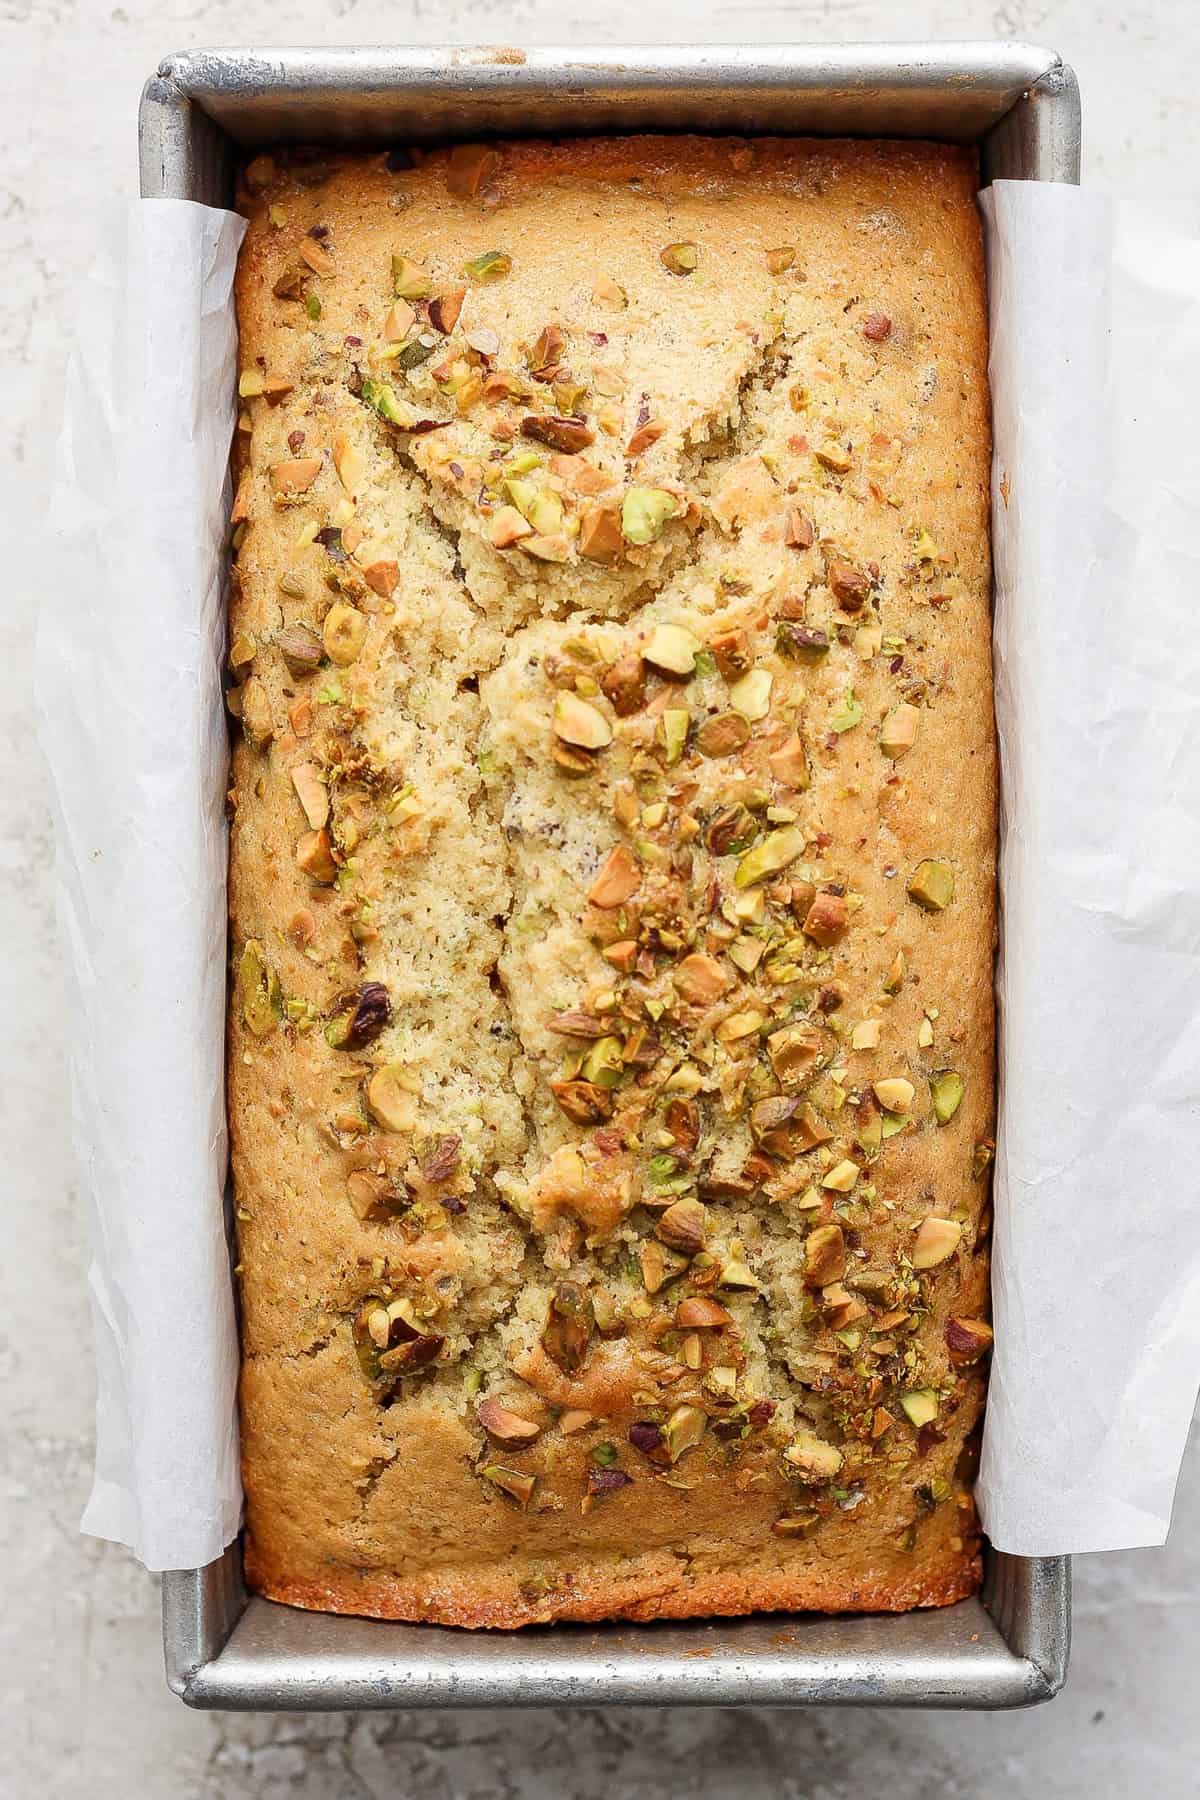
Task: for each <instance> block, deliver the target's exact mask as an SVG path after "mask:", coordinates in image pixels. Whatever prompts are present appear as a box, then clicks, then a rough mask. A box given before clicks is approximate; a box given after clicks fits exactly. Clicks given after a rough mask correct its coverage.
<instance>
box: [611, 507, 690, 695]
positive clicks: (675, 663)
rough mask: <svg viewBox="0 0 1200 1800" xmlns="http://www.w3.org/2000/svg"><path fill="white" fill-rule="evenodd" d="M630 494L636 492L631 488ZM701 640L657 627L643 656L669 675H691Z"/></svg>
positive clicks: (682, 628) (672, 628)
mask: <svg viewBox="0 0 1200 1800" xmlns="http://www.w3.org/2000/svg"><path fill="white" fill-rule="evenodd" d="M629 491H630V493H634V492H636V489H633V488H631V489H630V490H629ZM700 648H701V645H700V639H699V638H698V637H696V636H695V635H694V633H692V632H690V631H689V630H688V629H687V627H686V626H684V625H656V626H655V627H654V630H653V631H652V632H651V633H650V637H649V640H648V641H647V642H646V643H645V644H643V645H642V655H643V657H644V658H645V659H646V661H647V662H648V663H651V664H652V665H653V666H654V668H656V669H663V670H665V672H666V673H667V674H668V675H690V674H691V673H692V671H693V669H694V668H695V666H696V658H697V656H698V655H699V653H700Z"/></svg>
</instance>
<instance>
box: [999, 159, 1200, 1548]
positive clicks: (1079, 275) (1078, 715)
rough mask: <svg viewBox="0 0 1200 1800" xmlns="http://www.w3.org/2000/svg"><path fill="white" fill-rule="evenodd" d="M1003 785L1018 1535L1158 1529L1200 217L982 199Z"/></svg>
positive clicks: (1109, 1543)
mask: <svg viewBox="0 0 1200 1800" xmlns="http://www.w3.org/2000/svg"><path fill="white" fill-rule="evenodd" d="M984 217H985V221H986V223H987V227H988V257H989V269H988V273H989V283H990V304H991V382H992V407H993V415H994V421H993V425H994V432H995V463H994V470H993V494H992V517H993V521H994V529H993V539H994V555H995V564H996V626H995V645H996V710H997V718H998V721H999V726H1000V744H1001V758H1002V784H1003V824H1002V860H1001V893H1002V904H1003V909H1004V925H1003V954H1002V960H1001V966H1000V976H999V993H1000V1005H1001V1015H1000V1016H1001V1056H1000V1069H1001V1083H1000V1129H999V1133H998V1139H997V1161H996V1244H995V1263H994V1269H993V1280H992V1286H993V1304H994V1307H995V1324H996V1352H995V1356H994V1358H993V1363H992V1372H991V1385H990V1389H989V1395H988V1410H987V1424H986V1427H985V1432H984V1449H983V1467H982V1478H981V1481H980V1486H979V1492H980V1499H981V1504H982V1512H983V1518H984V1522H985V1524H986V1526H987V1529H988V1533H989V1535H990V1537H991V1539H992V1542H993V1543H994V1544H995V1545H996V1546H997V1547H998V1548H999V1549H1002V1550H1009V1551H1013V1552H1014V1553H1016V1554H1019V1555H1026V1556H1034V1555H1049V1554H1055V1553H1058V1552H1063V1551H1074V1550H1115V1549H1122V1548H1128V1547H1131V1546H1134V1545H1139V1544H1158V1543H1161V1542H1162V1541H1163V1539H1164V1538H1165V1537H1166V1534H1167V1527H1168V1525H1169V1523H1170V1516H1171V1502H1172V1498H1173V1495H1174V1490H1175V1481H1176V1477H1177V1475H1178V1472H1179V1464H1180V1460H1181V1457H1182V1455H1183V1450H1184V1447H1185V1444H1186V1440H1187V1431H1188V1425H1189V1421H1190V1419H1191V1416H1192V1408H1193V1405H1194V1402H1195V1397H1196V1384H1197V1378H1198V1377H1200V1194H1198V1192H1197V1188H1198V1185H1200V1174H1198V1171H1200V632H1198V631H1197V617H1198V608H1200V448H1198V445H1200V439H1198V437H1197V432H1196V426H1195V419H1194V410H1195V402H1196V397H1197V391H1198V382H1200V243H1197V242H1194V241H1187V240H1183V239H1180V238H1177V237H1174V236H1172V235H1171V234H1170V232H1169V231H1167V230H1166V229H1165V228H1164V227H1162V226H1155V225H1152V224H1146V223H1143V222H1137V221H1134V220H1132V219H1130V218H1125V217H1120V218H1117V217H1115V216H1114V213H1113V211H1112V209H1111V208H1110V207H1109V206H1108V205H1107V204H1106V202H1105V201H1104V200H1103V199H1102V198H1100V197H1098V196H1096V195H1094V194H1091V193H1088V192H1086V191H1084V190H1080V189H1072V188H1067V187H1054V186H1050V185H1045V184H1042V183H1036V182H1011V181H1008V182H1000V183H998V184H997V185H996V186H995V187H993V188H992V189H991V190H990V192H989V193H988V194H987V195H985V198H984Z"/></svg>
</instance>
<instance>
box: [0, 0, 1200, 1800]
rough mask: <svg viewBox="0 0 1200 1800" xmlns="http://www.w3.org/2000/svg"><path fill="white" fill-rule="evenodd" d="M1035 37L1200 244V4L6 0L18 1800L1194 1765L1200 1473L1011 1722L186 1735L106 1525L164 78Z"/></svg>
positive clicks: (1068, 1786) (3, 1368)
mask: <svg viewBox="0 0 1200 1800" xmlns="http://www.w3.org/2000/svg"><path fill="white" fill-rule="evenodd" d="M992 36H1009V37H1023V38H1027V39H1032V40H1034V41H1037V42H1041V43H1045V44H1049V45H1052V46H1053V47H1055V48H1057V49H1059V50H1060V51H1062V52H1063V54H1064V55H1065V56H1067V57H1068V59H1069V60H1070V61H1072V62H1073V63H1074V65H1075V67H1076V69H1077V71H1078V73H1079V76H1080V80H1081V83H1082V87H1083V94H1084V120H1085V171H1086V173H1087V175H1088V176H1090V177H1091V178H1092V179H1095V180H1098V181H1100V182H1101V183H1103V184H1104V185H1105V186H1107V187H1109V188H1111V189H1113V190H1114V191H1116V192H1118V193H1125V194H1130V195H1135V196H1146V197H1147V198H1152V197H1154V196H1155V195H1157V196H1160V197H1161V196H1164V195H1165V196H1168V197H1170V198H1171V199H1172V200H1173V208H1174V210H1175V212H1176V216H1182V217H1183V218H1184V220H1185V221H1186V222H1187V223H1189V224H1190V225H1191V226H1192V227H1193V228H1198V229H1200V186H1198V184H1197V181H1196V177H1195V168H1196V166H1197V156H1198V153H1200V108H1198V107H1197V103H1196V100H1195V93H1194V76H1195V71H1196V69H1197V67H1198V66H1200V9H1197V8H1196V7H1195V6H1194V4H1192V0H1126V4H1124V5H1123V6H1121V7H1117V6H1115V5H1105V4H1103V3H1101V4H1097V3H1096V0H1063V3H1062V4H1054V3H1053V0H991V3H989V0H925V3H924V4H921V3H917V0H913V3H912V4H895V5H889V4H887V0H841V3H840V4H839V0H649V3H647V0H603V4H601V3H599V0H558V3H557V4H550V3H549V0H442V4H441V5H440V6H438V7H433V6H430V5H429V4H428V3H427V0H290V4H289V5H287V6H286V7H282V8H281V7H280V6H278V4H275V3H271V4H268V0H154V4H151V3H150V0H126V3H125V4H124V5H117V4H110V3H109V0H0V96H2V104H0V144H2V154H0V268H2V269H3V287H2V290H0V291H2V296H3V298H2V301H0V394H2V397H3V407H2V410H0V416H2V417H3V420H4V430H3V431H2V432H0V460H2V464H3V476H2V478H0V513H2V515H3V519H4V526H5V530H4V543H5V563H6V570H7V575H6V581H5V591H4V601H3V604H2V605H0V669H3V672H4V706H3V708H0V946H3V951H2V954H0V1018H2V1019H3V1022H4V1025H3V1036H2V1038H0V1043H2V1046H3V1048H2V1050H0V1062H2V1065H3V1077H2V1079H0V1111H2V1124H0V1142H3V1144H4V1146H5V1164H6V1173H7V1180H6V1183H5V1205H4V1218H5V1222H6V1227H7V1229H6V1231H5V1235H4V1244H3V1252H2V1253H0V1547H2V1553H3V1564H2V1571H3V1601H2V1603H0V1694H2V1696H3V1703H2V1705H0V1715H2V1717H3V1721H4V1723H3V1728H2V1729H0V1796H2V1797H3V1800H9V1797H11V1800H26V1797H27V1796H32V1795H37V1796H39V1797H41V1800H59V1797H60V1796H62V1797H65V1796H68V1795H69V1796H72V1797H74V1796H77V1795H81V1794H86V1795H87V1796H88V1797H89V1800H129V1797H131V1796H132V1797H133V1800H143V1797H145V1796H152V1797H153V1800H185V1797H186V1800H190V1797H192V1796H195V1797H196V1800H217V1797H219V1800H251V1797H253V1800H275V1797H276V1796H284V1795H289V1796H298V1797H300V1800H367V1797H374V1796H383V1795H409V1794H412V1795H420V1796H421V1800H459V1797H462V1800H467V1797H470V1800H491V1797H492V1796H496V1797H500V1796H509V1795H518V1794H519V1795H521V1796H527V1797H529V1800H543V1797H544V1800H550V1797H551V1796H553V1797H554V1800H592V1796H595V1797H596V1800H600V1797H601V1796H602V1797H603V1800H626V1797H627V1796H628V1797H632V1796H634V1795H636V1796H638V1800H665V1797H666V1796H669V1795H687V1796H689V1800H710V1797H711V1800H716V1797H717V1796H724V1795H728V1794H731V1793H733V1792H735V1791H736V1792H738V1793H739V1794H740V1795H742V1796H744V1797H745V1800H760V1797H766V1796H768V1795H769V1796H771V1800H792V1797H796V1800H798V1797H799V1796H809V1797H812V1800H858V1797H859V1796H865V1795H872V1794H881V1795H883V1794H886V1795H887V1796H888V1800H918V1797H919V1800H952V1797H959V1796H962V1797H966V1796H976V1795H987V1796H991V1795H1005V1796H1006V1797H1010V1800H1035V1797H1036V1800H1054V1797H1056V1796H1065V1797H1070V1800H1075V1797H1080V1800H1082V1797H1083V1796H1088V1797H1089V1800H1095V1797H1099V1800H1109V1797H1110V1796H1111V1797H1112V1800H1124V1797H1125V1796H1128V1795H1132V1794H1135V1793H1138V1792H1153V1793H1154V1795H1155V1797H1156V1800H1184V1797H1185V1796H1189V1797H1190V1796H1194V1795H1195V1794H1196V1792H1197V1787H1198V1780H1197V1775H1196V1769H1197V1766H1198V1763H1200V1711H1198V1709H1197V1707H1196V1703H1195V1702H1196V1681H1195V1673H1194V1671H1195V1669H1196V1667H1197V1666H1200V1608H1198V1607H1197V1597H1198V1595H1200V1546H1198V1541H1197V1540H1198V1537H1200V1456H1198V1455H1197V1454H1196V1453H1195V1449H1194V1448H1193V1454H1192V1456H1191V1458H1190V1460H1189V1462H1188V1464H1187V1466H1186V1467H1185V1470H1184V1476H1183V1480H1182V1483H1181V1490H1180V1495H1179V1500H1178V1504H1177V1508H1176V1519H1175V1527H1174V1533H1173V1537H1172V1541H1171V1543H1170V1545H1169V1546H1168V1548H1167V1549H1166V1550H1164V1551H1139V1552H1134V1553H1130V1554H1128V1555H1121V1556H1105V1557H1089V1558H1085V1559H1082V1560H1081V1561H1079V1562H1078V1563H1077V1564H1076V1601H1075V1635H1076V1647H1075V1655H1074V1660H1073V1665H1072V1673H1071V1678H1070V1682H1069V1685H1068V1687H1067V1690H1066V1692H1065V1693H1064V1694H1063V1695H1062V1696H1061V1697H1060V1698H1059V1699H1058V1700H1057V1701H1056V1702H1055V1703H1054V1704H1053V1705H1052V1706H1050V1707H1045V1708H1042V1709H1040V1710H1039V1711H1036V1712H1033V1713H1024V1714H1016V1715H1008V1716H1005V1715H987V1716H967V1715H939V1714H933V1713H924V1714H909V1715H906V1714H903V1713H899V1712H880V1713H867V1712H863V1713H854V1714H844V1713H834V1712H811V1713H797V1714H787V1713H765V1712H745V1713H734V1712H717V1713H706V1714H703V1713H691V1712H685V1711H666V1712H664V1711H655V1712H642V1713H635V1712H617V1713H600V1712H585V1713H566V1712H553V1713H551V1712H532V1713H525V1714H521V1713H513V1712H506V1713H499V1712H494V1713H466V1714H459V1715H448V1714H435V1713H414V1714H394V1715H387V1714H380V1715H350V1714H331V1715H328V1716H319V1715H312V1716H307V1717H297V1716H284V1717H258V1718H253V1717H240V1716H235V1715H211V1714H210V1715H203V1714H192V1713H189V1712H187V1711H186V1709H185V1708H184V1707H183V1706H181V1705H180V1703H179V1702H178V1701H177V1700H175V1699H173V1698H172V1697H171V1695H170V1694H169V1693H168V1692H167V1690H166V1687H165V1685H164V1683H163V1677H162V1662H161V1654H160V1649H159V1638H158V1632H159V1623H158V1586H157V1583H156V1582H155V1581H153V1580H152V1579H151V1577H149V1576H148V1575H146V1574H145V1573H143V1571H142V1570H141V1569H140V1568H138V1567H137V1566H136V1565H135V1564H134V1563H132V1562H131V1560H130V1559H129V1558H128V1557H127V1556H126V1555H125V1553H124V1552H123V1551H120V1550H117V1549H114V1548H113V1547H112V1546H109V1545H103V1544H99V1543H95V1542H92V1541H89V1540H87V1539H83V1538H80V1537H79V1535H78V1533H77V1530H76V1522H77V1520H78V1517H79V1513H80V1509H81V1507H82V1504H83V1499H84V1495H85V1492H86V1487H87V1481H88V1474H89V1467H90V1459H91V1431H92V1372H91V1366H90V1357H89V1327H88V1321H87V1307H86V1297H85V1285H84V1270H85V1260H86V1257H85V1243H84V1235H85V1234H84V1227H83V1223H82V1217H81V1207H80V1203H79V1197H78V1195H77V1193H76V1191H75V1188H74V1186H73V1172H72V1168H71V1162H70V1156H69V1152H68V1146H67V1142H66V1138H67V1114H68V1107H67V1099H66V1094H65V1079H66V1078H65V1069H64V1061H63V1052H62V1045H63V1042H64V1039H65V1035H66V1033H67V1031H68V1030H69V1028H70V1020H69V1018H68V1017H67V1015H66V1007H65V1002H64V999H63V994H62V987H61V983H60V980H59V954H58V950H57V947H56V942H55V935H54V929H53V923H52V918H51V875H50V870H51V846H50V839H49V828H48V821H47V807H46V800H45V789H44V780H43V775H42V771H41V768H40V766H39V762H38V757H37V752H36V749H35V747H34V742H33V735H34V732H33V716H32V704H31V690H30V644H31V635H32V623H33V617H34V612H35V608H36V606H37V605H38V604H40V603H42V602H43V601H44V602H45V603H46V604H50V605H60V604H62V605H68V604H69V603H70V595H69V594H57V593H54V592H46V591H45V578H44V556H43V551H44V544H43V540H42V533H43V531H44V515H45V502H46V495H47V491H48V473H49V458H50V451H51V444H52V437H53V428H54V423H55V420H56V417H57V411H58V404H59V389H60V384H61V367H62V359H63V356H64V352H65V347H66V336H65V332H66V326H65V322H64V321H65V311H64V309H65V302H66V300H67V297H68V295H69V293H70V290H71V286H72V282H73V280H74V279H75V277H76V276H77V274H78V272H79V270H80V269H81V267H82V266H83V264H84V263H85V261H86V259H87V257H88V254H89V247H90V245H91V243H92V241H93V236H94V231H95V216H96V201H97V199H98V197H99V196H101V195H103V194H106V193H132V192H133V191H134V190H135V187H136V179H137V164H136V140H135V122H136V111H137V101H138V94H139V90H140V87H141V83H142V80H143V78H144V77H145V76H146V75H147V74H149V73H150V72H151V71H152V69H153V68H154V66H155V64H156V62H157V60H158V58H159V57H160V56H161V55H162V54H163V53H164V52H165V51H167V50H170V49H183V48H190V47H193V46H200V45H205V44H222V43H254V44H268V43H271V42H279V41H288V42H292V43H302V42H308V43H326V44H336V43H341V44H348V43H355V42H360V43H370V42H384V41H390V42H406V41H407V42H425V43H437V42H460V43H520V42H525V43H539V42H540V43H553V42H558V43H563V42H566V43H571V42H575V43H589V42H590V43H606V42H607V43H619V42H621V41H625V42H631V41H632V42H637V41H642V42H651V41H655V40H663V39H666V40H668V41H669V40H672V39H674V40H676V41H680V42H686V41H693V40H696V39H698V38H707V39H710V40H712V41H717V42H735V41H739V40H741V41H753V42H771V41H779V40H784V39H792V40H807V41H815V42H820V41H821V40H822V39H825V40H829V39H833V38H837V37H845V38H854V39H870V38H920V37H937V38H954V37H959V38H963V37H992Z"/></svg>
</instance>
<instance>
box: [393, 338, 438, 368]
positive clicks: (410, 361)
mask: <svg viewBox="0 0 1200 1800" xmlns="http://www.w3.org/2000/svg"><path fill="white" fill-rule="evenodd" d="M438 343H439V339H437V338H436V337H435V336H434V335H433V333H432V332H431V331H423V332H421V334H420V336H419V337H414V338H409V340H408V342H407V343H406V344H404V345H403V346H402V347H401V349H400V351H399V353H398V355H397V356H396V359H395V360H396V365H397V367H398V368H401V369H419V368H420V366H421V364H422V363H423V362H428V361H429V358H430V357H431V356H432V355H433V353H434V351H435V350H436V349H437V347H438Z"/></svg>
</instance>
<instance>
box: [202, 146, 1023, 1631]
mask: <svg viewBox="0 0 1200 1800" xmlns="http://www.w3.org/2000/svg"><path fill="white" fill-rule="evenodd" d="M242 205H243V210H244V211H245V212H246V213H247V215H248V218H249V229H248V234H247V237H246V242H245V246H244V248H243V251H242V255H241V262H240V267H239V274H238V309H239V319H240V328H241V376H240V393H241V397H242V398H241V416H240V420H239V427H238V438H237V449H236V466H237V474H238V481H237V493H236V499H235V504H234V512H233V521H234V541H235V547H236V566H235V570H234V576H233V584H232V596H231V632H230V656H229V663H230V671H231V685H230V690H229V704H230V709H231V711H232V712H233V714H234V715H235V717H236V718H237V719H238V720H239V721H240V730H239V731H238V733H237V740H238V741H237V744H236V747H235V752H234V763H233V780H232V792H231V808H232V818H233V826H232V846H231V868H230V916H231V951H232V964H233V986H232V1000H231V1007H230V1040H229V1043H230V1050H229V1110H230V1122H231V1132H232V1146H233V1168H234V1177H235V1184H236V1194H237V1219H238V1241H239V1259H240V1260H239V1276H240V1284H241V1300H242V1310H243V1352H244V1366H243V1377H242V1432H243V1454H244V1470H245V1483H246V1496H247V1542H246V1567H247V1573H248V1579H249V1580H250V1582H251V1584H252V1585H253V1586H255V1587H257V1588H258V1589H259V1590H260V1591H261V1592H263V1593H265V1594H268V1595H270V1596H272V1597H273V1598H276V1599H280V1600H285V1601H289V1602H291V1603H293V1604H295V1605H299V1606H308V1607H318V1608H328V1609H331V1610H335V1611H345V1612H358V1613H367V1614H374V1615H378V1616H382V1617H389V1618H401V1619H417V1620H430V1621H439V1622H444V1623H449V1624H457V1625H467V1626H516V1625H521V1624H524V1623H527V1622H532V1621H547V1620H554V1619H599V1618H607V1617H614V1616H619V1617H625V1618H634V1619H645V1618H653V1617H659V1616H670V1617H681V1616H687V1615H693V1614H706V1613H707V1614H733V1613H742V1612H748V1611H751V1610H755V1609H782V1608H787V1609H803V1608H815V1609H821V1610H825V1611H839V1610H848V1611H849V1610H858V1611H862V1610H876V1609H878V1610H899V1609H903V1608H907V1607H912V1606H921V1605H934V1604H941V1603H945V1602H948V1601H952V1600H955V1599H957V1598H959V1597H961V1596H962V1595H964V1594H966V1593H968V1592H970V1591H971V1590H972V1589H973V1588H974V1587H975V1586H976V1584H977V1582H978V1577H979V1554H978V1534H977V1527H976V1523H975V1516H974V1511H973V1507H972V1501H971V1477H972V1469H973V1465H972V1454H973V1434H974V1428H975V1426H976V1424H977V1421H978V1417H979V1413H980V1409H981V1405H982V1393H983V1378H982V1374H981V1369H982V1367H983V1363H984V1359H985V1357H986V1353H987V1349H988V1345H989V1342H990V1331H989V1328H988V1326H987V1324H986V1323H985V1318H986V1311H987V1272H986V1257H985V1244H986V1230H987V1216H988V1192H989V1184H988V1166H989V1162H990V1158H991V1151H992V1135H993V1129H994V1126H993V1018H992V952H993V934H994V885H995V867H994V854H995V807H996V799H995V752H994V738H993V719H992V699H991V664H990V617H989V562H988V536H987V473H988V452H989V436H988V401H987V389H986V374H985V370H986V336H985V314H984V287H983V269H982V257H981V247H980V232H979V224H978V220H977V216H976V209H975V168H974V162H973V156H972V153H970V152H968V151H965V150H960V149H955V148H947V147H941V146H934V145H927V144H914V143H904V144H900V143H883V142H878V143H823V142H816V141H785V140H766V139H763V140H730V139H711V140H709V139H699V138H691V139H666V138H652V137H645V138H627V139H615V140H594V141H581V142H578V143H573V144H572V143H558V144H543V143H504V144H496V145H489V146H483V145H462V146H459V147H457V148H455V149H453V150H449V151H447V150H436V151H428V152H418V151H413V152H393V153H391V154H388V155H382V154H380V155H346V154H325V153H323V152H311V151H310V152H301V151H292V152H281V153H279V154H278V155H266V156H260V157H257V158H255V160H254V161H253V162H252V163H251V164H250V165H249V167H248V168H247V170H246V171H245V179H244V185H243V193H242Z"/></svg>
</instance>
